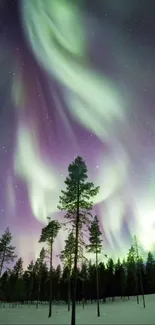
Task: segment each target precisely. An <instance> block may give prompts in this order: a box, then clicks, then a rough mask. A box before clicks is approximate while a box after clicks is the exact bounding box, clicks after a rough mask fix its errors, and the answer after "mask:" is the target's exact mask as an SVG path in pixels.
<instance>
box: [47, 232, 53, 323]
mask: <svg viewBox="0 0 155 325" xmlns="http://www.w3.org/2000/svg"><path fill="white" fill-rule="evenodd" d="M52 253H53V238H52V241H51V251H50V294H49V314H48V318H50V317H51V315H52Z"/></svg>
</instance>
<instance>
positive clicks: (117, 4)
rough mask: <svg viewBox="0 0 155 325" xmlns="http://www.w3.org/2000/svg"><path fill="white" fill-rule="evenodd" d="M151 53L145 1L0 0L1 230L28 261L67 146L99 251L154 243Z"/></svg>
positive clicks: (154, 69) (152, 8) (152, 21)
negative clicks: (82, 178)
mask: <svg viewBox="0 0 155 325" xmlns="http://www.w3.org/2000/svg"><path fill="white" fill-rule="evenodd" d="M154 54H155V2H154V0H152V1H151V0H148V1H143V0H141V1H139V0H136V1H135V0H134V1H133V0H130V1H129V0H125V1H123V0H117V1H114V0H95V1H94V0H88V1H85V0H83V1H77V0H72V1H69V0H68V1H67V0H61V1H58V0H46V1H45V0H33V1H32V0H20V1H19V3H18V2H17V1H11V0H8V1H6V0H1V1H0V180H1V183H0V184H1V186H0V233H3V232H4V230H5V229H6V227H7V226H8V227H9V228H10V230H11V231H12V234H13V236H14V244H15V245H16V247H17V253H18V254H19V256H22V257H23V259H24V261H25V263H26V264H27V263H28V262H29V261H30V260H31V259H34V258H36V256H38V253H39V251H40V245H39V244H38V240H39V236H40V231H41V228H42V227H43V226H44V225H45V224H46V218H47V216H49V215H50V216H51V217H52V218H57V219H58V220H61V214H60V213H59V212H58V211H57V205H58V201H59V195H60V191H61V189H62V187H63V186H64V185H63V183H64V180H65V177H66V176H67V167H68V165H69V163H71V162H72V161H73V160H74V158H75V157H76V156H77V155H80V156H82V157H83V158H84V159H85V161H86V164H87V167H88V176H89V180H90V181H94V182H95V185H100V193H99V195H98V197H96V201H95V206H94V213H96V214H98V216H99V219H100V223H101V228H102V230H103V245H104V249H105V252H106V253H108V255H109V256H112V257H117V256H118V255H120V256H121V257H122V256H124V255H126V253H127V251H128V249H129V246H130V244H131V241H132V236H134V235H137V237H138V240H139V243H140V246H141V249H142V250H144V252H145V251H147V250H149V249H154V247H155V55H154ZM62 215H63V214H62ZM64 238H65V234H64V232H62V231H61V232H60V234H59V236H58V239H57V241H56V243H55V256H56V254H57V253H59V250H60V249H62V247H63V239H64Z"/></svg>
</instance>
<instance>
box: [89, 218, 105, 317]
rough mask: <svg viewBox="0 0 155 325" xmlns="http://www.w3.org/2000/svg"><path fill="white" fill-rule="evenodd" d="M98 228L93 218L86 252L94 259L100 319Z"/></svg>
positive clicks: (100, 241)
mask: <svg viewBox="0 0 155 325" xmlns="http://www.w3.org/2000/svg"><path fill="white" fill-rule="evenodd" d="M101 235H102V233H101V231H100V226H99V220H98V217H97V216H95V217H94V220H93V221H92V222H91V226H90V227H89V241H90V244H89V245H88V252H90V253H94V254H95V257H96V293H97V316H98V317H100V305H99V275H98V254H100V253H101V250H102V239H101Z"/></svg>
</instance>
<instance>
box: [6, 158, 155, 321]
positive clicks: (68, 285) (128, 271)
mask: <svg viewBox="0 0 155 325" xmlns="http://www.w3.org/2000/svg"><path fill="white" fill-rule="evenodd" d="M87 178H88V176H87V167H86V164H85V161H84V160H83V158H82V157H76V158H75V160H74V161H73V162H72V163H71V164H70V165H69V167H68V176H67V177H66V180H65V182H64V183H65V186H66V189H65V190H62V191H61V195H60V197H59V205H58V209H59V210H61V211H64V221H63V223H60V222H59V221H58V220H51V219H50V217H48V218H47V219H48V222H47V225H46V226H45V227H44V228H43V229H42V231H41V235H40V238H38V240H39V242H40V243H44V248H42V250H41V252H40V256H39V258H38V259H37V261H35V262H34V263H33V262H31V263H30V265H29V266H28V268H27V270H26V271H23V261H22V259H21V258H20V259H19V260H18V261H17V262H16V264H15V266H14V267H13V269H12V270H9V269H8V270H6V271H5V272H4V267H7V265H8V263H9V262H13V261H14V260H15V259H16V258H17V256H16V255H15V247H13V246H12V245H11V240H12V235H11V233H10V231H9V229H7V230H6V231H5V233H4V234H3V236H2V237H1V238H0V276H1V278H0V299H1V300H2V301H8V302H15V301H20V302H27V301H31V302H32V301H37V303H36V305H37V307H38V303H39V301H49V314H48V317H51V315H52V302H53V301H54V300H56V301H65V302H67V304H68V310H70V304H71V305H72V310H71V311H72V313H71V325H75V324H76V321H75V315H76V302H77V301H83V306H84V304H85V303H86V302H87V301H88V300H90V301H93V300H96V301H97V316H100V305H99V303H100V301H101V299H102V300H103V301H104V302H106V298H107V297H111V298H112V300H114V298H115V296H120V297H121V298H122V299H123V297H126V296H127V297H129V296H131V295H136V296H137V303H138V302H139V301H138V299H139V297H138V294H142V296H143V305H144V307H145V299H144V294H145V293H146V294H149V293H154V292H155V261H154V258H153V255H152V254H151V252H149V253H148V258H147V262H146V264H144V262H143V260H142V258H141V256H140V250H139V247H138V242H137V238H136V237H134V240H133V245H132V246H131V248H130V250H129V252H128V255H127V258H126V260H124V261H123V262H120V260H119V259H118V261H117V263H114V261H113V260H112V259H111V258H110V257H108V256H106V254H105V255H104V260H103V261H102V262H101V261H100V258H101V256H103V253H106V252H104V249H103V247H104V241H103V236H102V232H101V230H100V223H99V219H98V217H97V216H93V215H92V208H93V198H94V197H95V196H96V195H97V194H98V192H99V187H96V186H95V185H94V184H93V183H92V182H88V181H87ZM114 218H115V216H114ZM61 228H64V229H63V230H64V231H66V232H67V234H66V237H67V239H66V240H65V242H64V249H63V250H62V251H61V252H60V254H59V257H60V259H61V261H62V265H63V266H62V269H61V267H60V265H59V266H58V267H57V268H56V269H54V267H53V244H54V241H55V239H56V237H57V235H58V233H59V230H60V229H61ZM86 233H87V234H88V242H87V243H86V241H85V240H86ZM85 252H90V253H91V254H94V257H95V264H92V263H91V262H90V261H87V260H86V258H85ZM101 253H102V254H101ZM78 265H81V267H78ZM2 271H3V272H4V273H3V274H2ZM77 288H78V290H77Z"/></svg>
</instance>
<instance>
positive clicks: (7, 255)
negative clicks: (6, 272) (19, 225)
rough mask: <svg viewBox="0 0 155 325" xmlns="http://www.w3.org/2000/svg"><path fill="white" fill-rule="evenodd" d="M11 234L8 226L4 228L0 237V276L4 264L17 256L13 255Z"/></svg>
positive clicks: (13, 248)
mask: <svg viewBox="0 0 155 325" xmlns="http://www.w3.org/2000/svg"><path fill="white" fill-rule="evenodd" d="M11 240H12V235H11V232H10V231H9V228H7V229H6V231H5V232H4V234H3V235H2V237H1V238H0V276H1V274H2V270H3V267H4V266H5V264H9V263H10V262H13V261H14V259H15V258H16V257H17V256H16V255H15V247H14V246H12V245H11Z"/></svg>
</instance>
